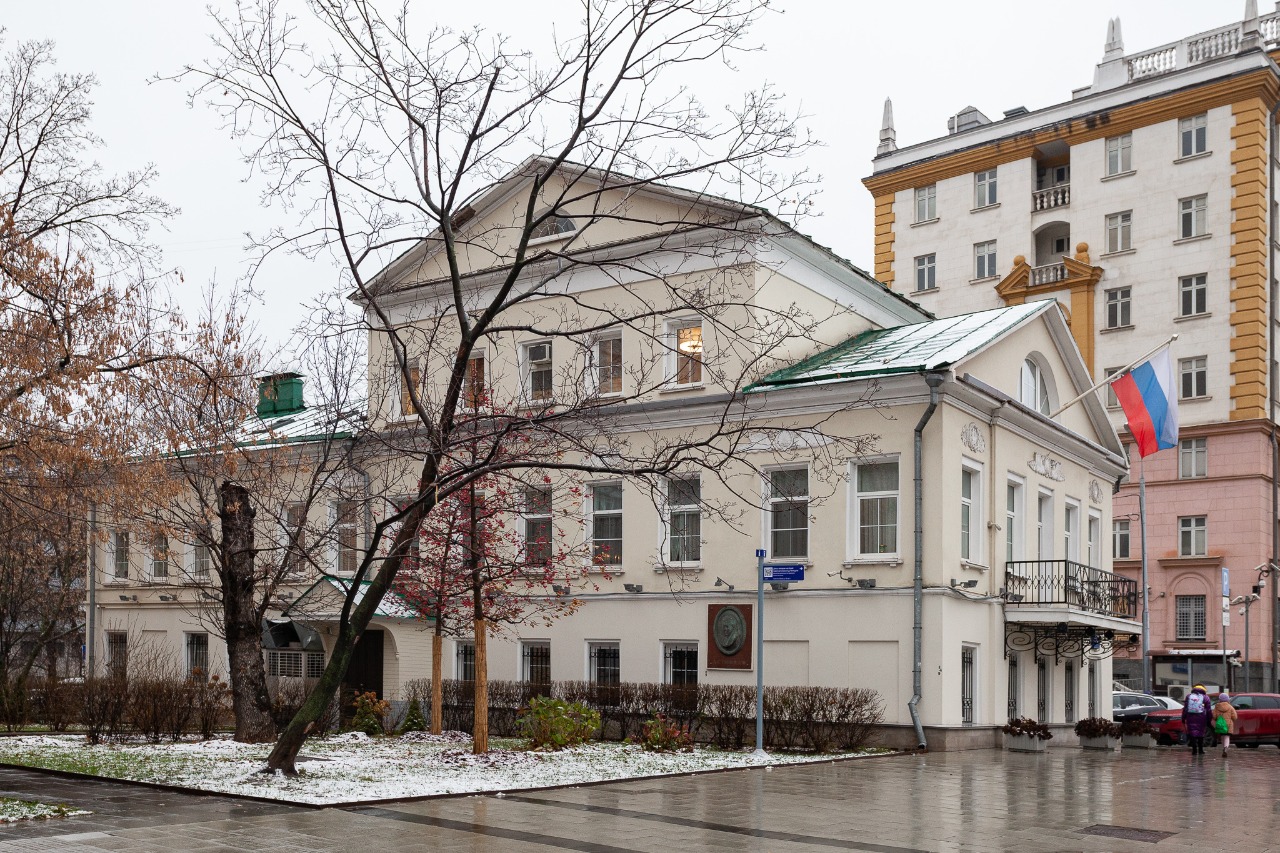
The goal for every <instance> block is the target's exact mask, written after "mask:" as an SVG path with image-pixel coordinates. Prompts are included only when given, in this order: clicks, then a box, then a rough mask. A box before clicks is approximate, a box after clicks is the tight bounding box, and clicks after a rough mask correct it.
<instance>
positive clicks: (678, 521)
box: [665, 475, 702, 565]
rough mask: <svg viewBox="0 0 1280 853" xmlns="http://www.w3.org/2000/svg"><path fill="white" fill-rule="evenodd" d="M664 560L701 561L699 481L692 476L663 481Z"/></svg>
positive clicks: (700, 496)
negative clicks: (664, 515)
mask: <svg viewBox="0 0 1280 853" xmlns="http://www.w3.org/2000/svg"><path fill="white" fill-rule="evenodd" d="M665 505H666V506H665V509H666V541H667V548H666V551H667V553H666V559H667V562H669V563H672V564H675V565H680V564H685V565H690V564H697V563H699V562H701V560H702V481H701V480H700V479H699V478H698V477H697V476H696V475H695V476H690V477H671V478H669V479H668V480H667V494H666V501H665Z"/></svg>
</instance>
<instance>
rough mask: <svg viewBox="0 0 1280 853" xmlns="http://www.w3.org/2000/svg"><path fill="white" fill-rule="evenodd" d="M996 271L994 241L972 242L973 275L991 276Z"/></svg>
mask: <svg viewBox="0 0 1280 853" xmlns="http://www.w3.org/2000/svg"><path fill="white" fill-rule="evenodd" d="M994 275H998V273H997V272H996V241H995V240H987V241H986V242H983V243H974V244H973V277H974V278H975V279H977V278H991V277H992V276H994Z"/></svg>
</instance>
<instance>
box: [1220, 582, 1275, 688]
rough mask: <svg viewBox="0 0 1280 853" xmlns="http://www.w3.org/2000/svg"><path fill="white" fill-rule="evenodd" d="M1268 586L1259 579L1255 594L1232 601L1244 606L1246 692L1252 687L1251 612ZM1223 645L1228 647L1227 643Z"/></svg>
mask: <svg viewBox="0 0 1280 853" xmlns="http://www.w3.org/2000/svg"><path fill="white" fill-rule="evenodd" d="M1266 585H1267V581H1266V579H1265V578H1259V579H1258V585H1257V586H1255V587H1254V588H1253V592H1251V593H1250V594H1249V595H1237V596H1236V597H1235V598H1233V599H1231V603H1232V604H1240V605H1243V606H1242V607H1241V608H1240V615H1241V616H1243V617H1244V689H1245V691H1246V692H1248V691H1249V690H1250V687H1251V676H1252V672H1251V666H1250V663H1249V610H1250V609H1252V607H1253V604H1254V602H1255V601H1257V600H1258V599H1260V598H1262V594H1261V593H1262V590H1263V588H1264V587H1265V586H1266ZM1223 645H1226V644H1225V643H1224V644H1223Z"/></svg>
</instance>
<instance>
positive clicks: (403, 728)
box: [400, 696, 427, 734]
mask: <svg viewBox="0 0 1280 853" xmlns="http://www.w3.org/2000/svg"><path fill="white" fill-rule="evenodd" d="M426 730H427V718H426V716H425V715H424V714H423V713H422V703H421V702H419V701H418V697H417V696H415V697H413V698H412V699H410V700H409V710H408V711H406V712H405V715H404V721H403V722H402V723H400V734H404V733H405V732H425V731H426Z"/></svg>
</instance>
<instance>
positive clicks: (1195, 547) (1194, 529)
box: [1178, 515, 1209, 557]
mask: <svg viewBox="0 0 1280 853" xmlns="http://www.w3.org/2000/svg"><path fill="white" fill-rule="evenodd" d="M1208 553H1209V545H1208V522H1207V521H1206V517H1205V516H1203V515H1190V516H1183V517H1182V518H1179V519H1178V556H1179V557H1203V556H1205V555H1207V554H1208Z"/></svg>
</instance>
